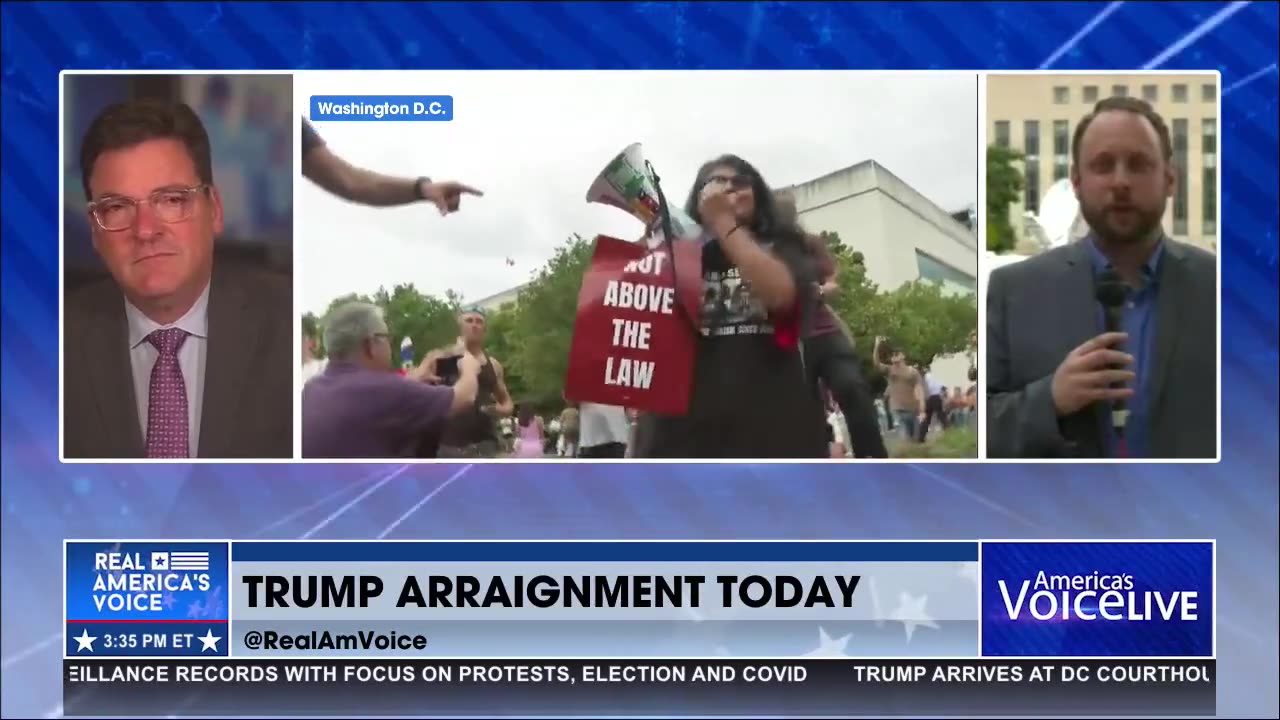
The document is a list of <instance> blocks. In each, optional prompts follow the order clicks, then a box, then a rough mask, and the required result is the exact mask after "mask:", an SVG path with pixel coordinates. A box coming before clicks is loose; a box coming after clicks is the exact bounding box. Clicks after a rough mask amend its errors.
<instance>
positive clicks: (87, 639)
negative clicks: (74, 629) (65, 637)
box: [71, 628, 98, 652]
mask: <svg viewBox="0 0 1280 720" xmlns="http://www.w3.org/2000/svg"><path fill="white" fill-rule="evenodd" d="M71 639H72V640H75V641H76V645H78V646H79V647H77V648H76V652H80V651H81V650H88V651H89V652H93V641H94V640H97V639H98V638H96V637H93V636H92V635H90V634H89V628H85V629H84V630H82V631H81V632H80V636H79V637H74V638H71Z"/></svg>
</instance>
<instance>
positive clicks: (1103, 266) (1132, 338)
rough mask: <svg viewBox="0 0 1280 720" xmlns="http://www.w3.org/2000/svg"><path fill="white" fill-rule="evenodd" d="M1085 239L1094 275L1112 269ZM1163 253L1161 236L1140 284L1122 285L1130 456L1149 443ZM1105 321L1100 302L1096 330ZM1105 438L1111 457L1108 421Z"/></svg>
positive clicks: (1145, 453) (1138, 455) (1112, 441)
mask: <svg viewBox="0 0 1280 720" xmlns="http://www.w3.org/2000/svg"><path fill="white" fill-rule="evenodd" d="M1085 242H1086V243H1087V244H1088V246H1089V253H1090V257H1091V259H1092V260H1093V273H1094V276H1095V277H1097V276H1098V275H1101V274H1102V273H1103V272H1104V271H1106V270H1113V269H1114V268H1113V267H1112V265H1111V261H1110V260H1108V259H1107V257H1106V256H1105V255H1103V254H1102V252H1101V251H1100V250H1098V246H1097V245H1096V244H1094V240H1093V238H1092V237H1089V238H1088V239H1087V240H1086V241H1085ZM1163 255H1164V241H1163V240H1161V241H1160V242H1159V243H1157V244H1156V248H1155V250H1154V251H1153V252H1152V253H1151V257H1150V258H1148V259H1147V262H1146V264H1144V265H1143V266H1142V279H1143V285H1142V288H1141V289H1137V290H1135V289H1134V288H1132V287H1130V286H1128V285H1126V286H1125V300H1124V306H1123V308H1122V312H1121V316H1120V331H1121V332H1123V333H1126V334H1127V335H1128V336H1129V339H1128V341H1127V342H1125V344H1124V346H1123V347H1122V348H1120V349H1122V350H1124V351H1125V352H1127V353H1129V354H1130V355H1132V356H1133V366H1132V368H1131V369H1132V370H1133V373H1134V380H1133V386H1132V387H1133V396H1132V397H1130V398H1129V400H1128V402H1127V404H1126V407H1127V408H1128V410H1129V419H1128V422H1127V423H1126V424H1125V438H1124V439H1125V445H1126V446H1127V449H1128V455H1129V457H1132V458H1145V457H1148V452H1149V447H1150V446H1149V444H1148V432H1149V430H1150V426H1151V411H1150V405H1151V389H1152V388H1151V371H1152V369H1153V368H1154V367H1155V337H1156V293H1157V291H1158V290H1159V283H1158V282H1157V278H1159V274H1158V272H1157V271H1158V270H1159V269H1160V258H1161V257H1163ZM1106 322H1107V320H1106V310H1105V309H1103V308H1102V307H1101V306H1099V308H1098V331H1099V332H1102V331H1103V330H1104V329H1105V328H1106ZM1106 441H1107V454H1108V455H1110V456H1112V457H1114V456H1115V455H1116V450H1117V448H1116V434H1115V428H1114V427H1112V426H1111V424H1110V423H1109V422H1108V423H1107V429H1106Z"/></svg>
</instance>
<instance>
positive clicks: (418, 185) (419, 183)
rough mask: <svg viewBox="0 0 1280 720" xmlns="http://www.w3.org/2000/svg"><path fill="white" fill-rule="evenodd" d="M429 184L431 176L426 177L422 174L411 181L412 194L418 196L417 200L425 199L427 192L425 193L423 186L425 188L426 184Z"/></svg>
mask: <svg viewBox="0 0 1280 720" xmlns="http://www.w3.org/2000/svg"><path fill="white" fill-rule="evenodd" d="M430 184H431V178H429V177H426V176H423V177H420V178H418V179H417V180H416V181H415V182H414V183H413V194H414V195H416V196H417V198H418V199H419V200H426V199H427V194H426V192H425V191H424V190H423V188H425V187H426V186H428V185H430Z"/></svg>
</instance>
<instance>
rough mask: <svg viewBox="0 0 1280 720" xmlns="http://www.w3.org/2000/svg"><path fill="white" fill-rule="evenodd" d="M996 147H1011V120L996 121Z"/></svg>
mask: <svg viewBox="0 0 1280 720" xmlns="http://www.w3.org/2000/svg"><path fill="white" fill-rule="evenodd" d="M996 147H1002V148H1007V147H1009V121H1008V120H997V121H996Z"/></svg>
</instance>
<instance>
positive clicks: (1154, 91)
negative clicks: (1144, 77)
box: [1142, 85, 1160, 105]
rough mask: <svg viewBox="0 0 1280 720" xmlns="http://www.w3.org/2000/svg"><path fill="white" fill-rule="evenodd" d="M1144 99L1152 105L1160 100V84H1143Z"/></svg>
mask: <svg viewBox="0 0 1280 720" xmlns="http://www.w3.org/2000/svg"><path fill="white" fill-rule="evenodd" d="M1142 99H1143V100H1146V101H1147V102H1149V103H1151V104H1152V105H1154V104H1156V103H1158V102H1160V86H1159V85H1143V86H1142Z"/></svg>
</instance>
